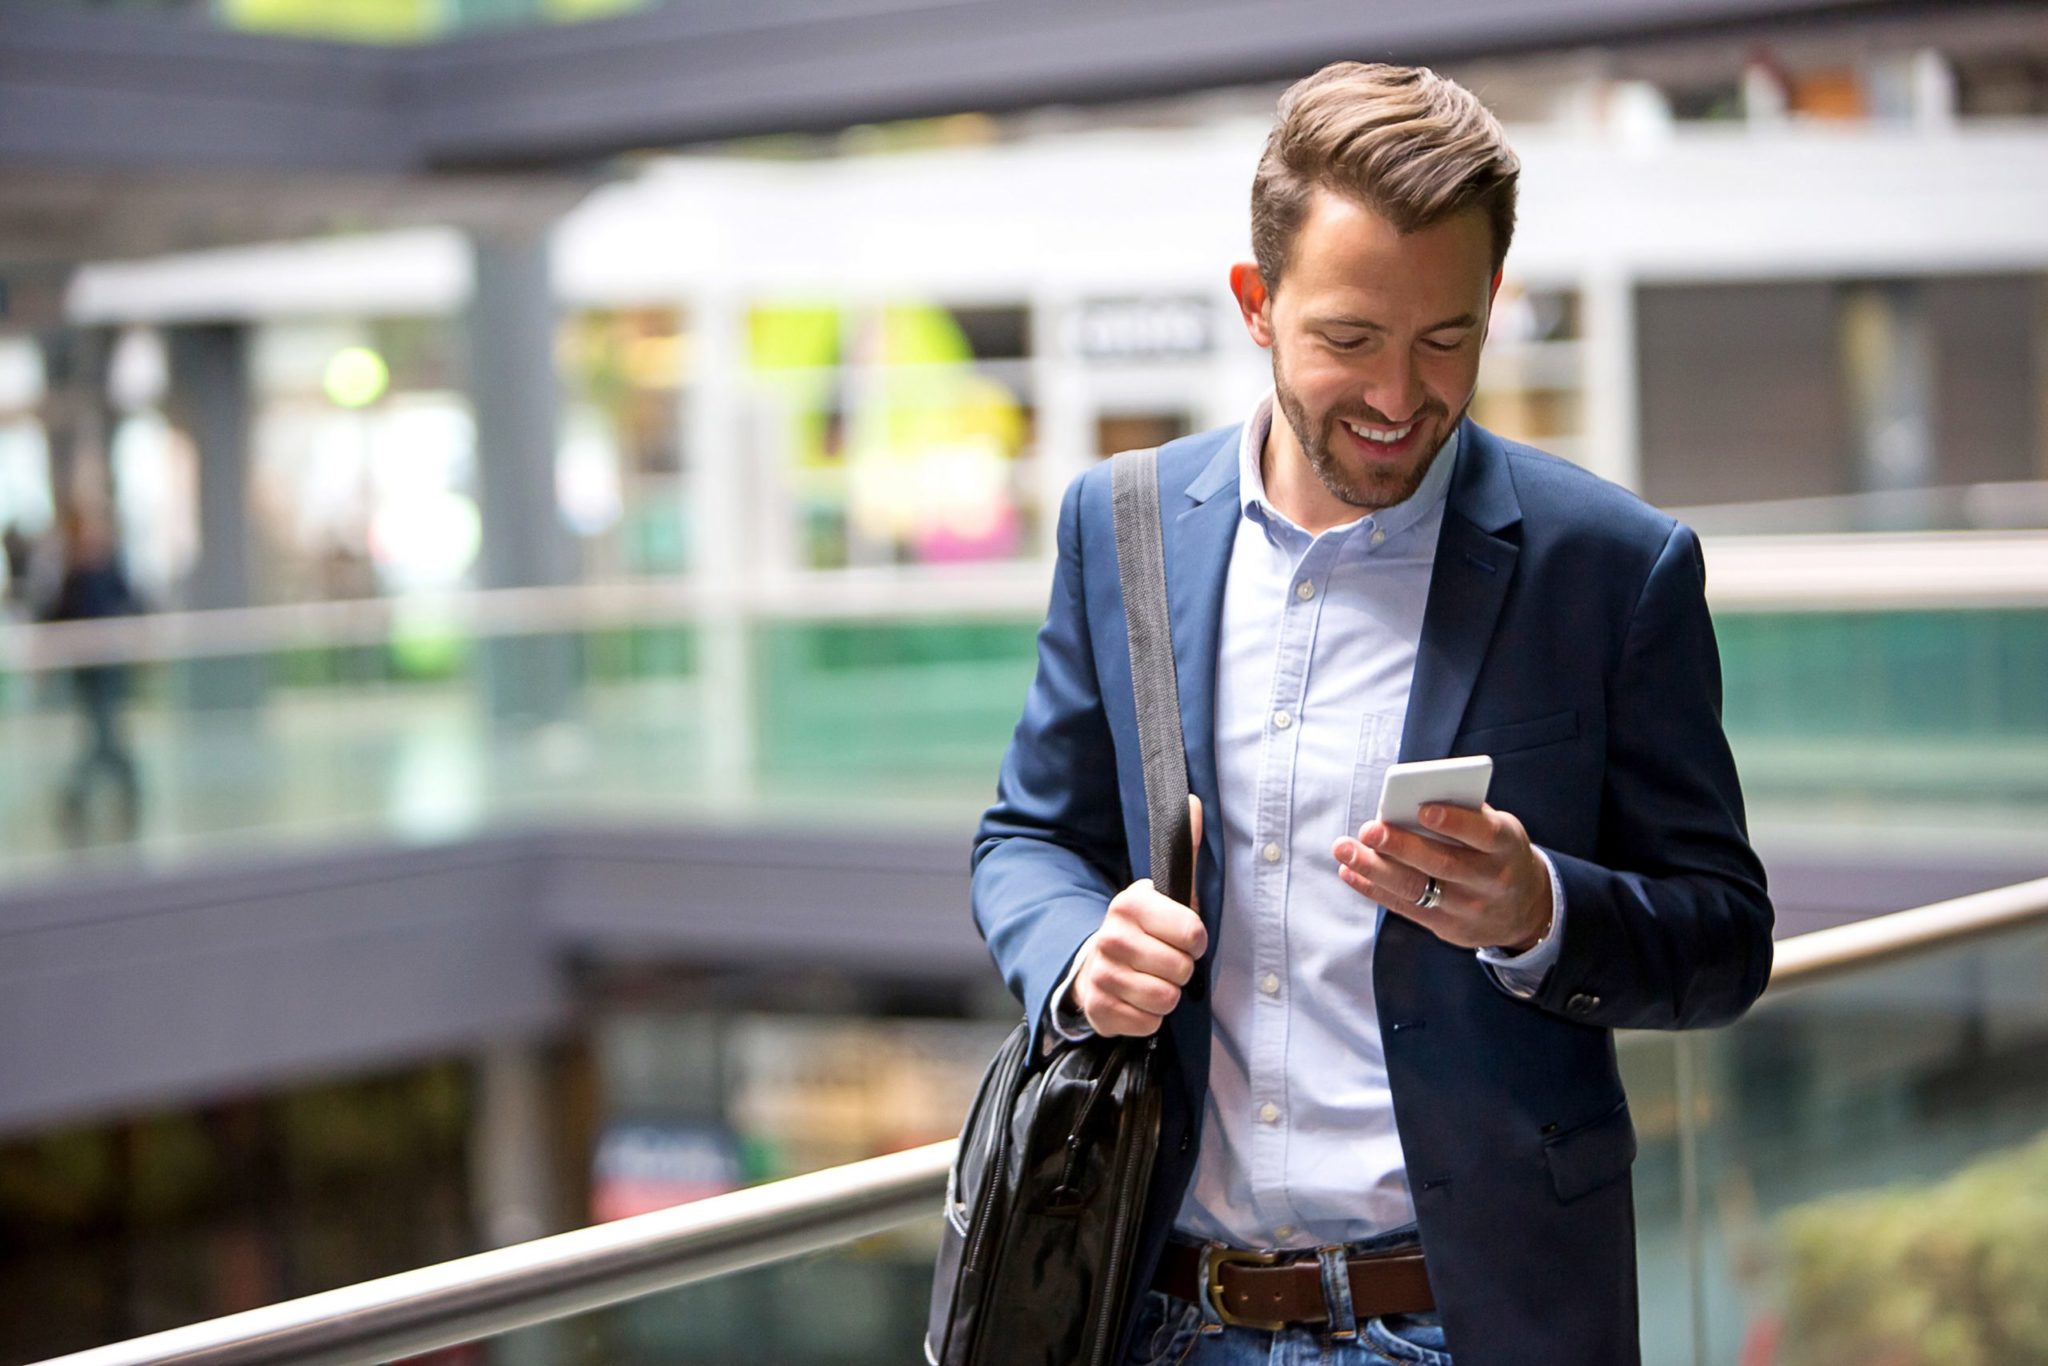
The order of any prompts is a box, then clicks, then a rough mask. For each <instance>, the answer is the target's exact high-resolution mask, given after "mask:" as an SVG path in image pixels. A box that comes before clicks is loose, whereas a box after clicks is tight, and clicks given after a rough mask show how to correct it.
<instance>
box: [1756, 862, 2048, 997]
mask: <svg viewBox="0 0 2048 1366" xmlns="http://www.w3.org/2000/svg"><path fill="white" fill-rule="evenodd" d="M2035 920H2048V877H2042V878H2035V879H2034V880H2033V881H2032V882H2016V883H2014V884H2013V885H2012V886H2010V887H1994V888H1992V889H1991V890H1990V891H1988V892H1973V893H1971V894H1970V895H1969V896H1959V897H1956V898H1955V899H1953V900H1951V901H1937V902H1935V903H1934V904H1932V905H1930V906H1916V907H1914V908H1913V909H1912V910H1908V911H1894V912H1892V913H1891V914H1889V915H1874V916H1872V917H1870V919H1868V920H1858V921H1854V922H1852V923H1850V924H1847V925H1833V926H1830V927H1829V928H1827V929H1825V930H1813V931H1810V932H1809V933H1806V934H1801V935H1794V936H1793V937H1792V938H1790V939H1787V940H1786V941H1785V942H1784V943H1782V944H1779V945H1778V946H1777V952H1776V953H1775V954H1774V955H1773V957H1772V961H1771V984H1770V987H1769V990H1770V991H1772V992H1780V991H1786V990H1789V989H1791V988H1793V987H1803V986H1807V985H1809V984H1811V983H1813V982H1819V981H1823V980H1825V979H1827V978H1829V977H1838V976H1840V975H1841V974H1842V973H1845V972H1848V971H1850V970H1852V969H1861V968H1869V967H1875V966H1877V965H1878V964H1880V963H1886V962H1890V961H1892V960H1894V959H1899V958H1905V957H1908V956H1910V955H1912V954H1916V953H1922V952H1925V951H1927V950H1929V949H1946V948H1954V947H1956V946H1958V945H1962V944H1966V943H1969V942H1970V941H1972V940H1975V939H1982V938H1984V937H1985V936H1986V935H1991V934H1997V933H1999V932H2001V931H2004V930H2011V929H2017V928H2019V927H2020V926H2022V925H2025V924H2027V923H2029V922H2031V921H2035Z"/></svg>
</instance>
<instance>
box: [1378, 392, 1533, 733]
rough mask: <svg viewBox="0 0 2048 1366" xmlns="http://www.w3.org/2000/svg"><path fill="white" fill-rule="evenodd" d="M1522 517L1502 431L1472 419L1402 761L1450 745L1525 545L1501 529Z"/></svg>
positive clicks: (1433, 582) (1441, 543) (1449, 501)
mask: <svg viewBox="0 0 2048 1366" xmlns="http://www.w3.org/2000/svg"><path fill="white" fill-rule="evenodd" d="M1521 520H1522V505H1521V502H1520V500H1519V499H1517V498H1516V497H1515V487H1514V482H1513V480H1512V479H1511V478H1510V477H1509V474H1508V468H1507V454H1506V452H1505V451H1503V450H1502V449H1501V445H1500V441H1499V439H1498V438H1496V437H1495V436H1494V435H1493V434H1492V433H1491V432H1489V431H1487V430H1486V429H1485V428H1483V427H1481V426H1479V425H1478V424H1477V423H1474V422H1472V421H1470V420H1467V421H1466V423H1465V424H1464V427H1463V430H1462V435H1461V436H1460V437H1459V451H1458V464H1457V468H1456V470H1455V471H1454V472H1453V474H1452V477H1451V488H1450V492H1449V493H1448V495H1447V496H1446V505H1445V508H1444V521H1443V531H1442V533H1441V534H1440V535H1439V536H1438V538H1437V547H1436V563H1435V565H1434V566H1433V568H1432V569H1431V573H1430V581H1429V601H1428V603H1427V605H1426V606H1425V607H1424V608H1423V613H1422V639H1421V641H1420V642H1419V644H1418V646H1417V648H1416V652H1415V680H1414V683H1413V684H1412V685H1411V687H1410V689H1409V696H1408V719H1407V721H1406V723H1405V724H1404V726H1403V728H1402V733H1401V758H1402V760H1403V761H1409V760H1415V759H1441V758H1443V757H1444V756H1446V755H1448V754H1449V753H1450V752H1451V742H1452V740H1454V739H1456V738H1457V734H1458V723H1459V722H1460V721H1462V720H1463V719H1464V716H1465V706H1466V703H1468V702H1469V701H1470V700H1471V698H1472V687H1473V684H1474V683H1476V682H1477V681H1478V679H1479V669H1480V666H1481V665H1482V664H1484V663H1485V661H1486V650H1487V646H1488V644H1489V643H1491V641H1492V640H1493V627H1494V622H1495V621H1496V620H1497V619H1498V618H1499V616H1500V609H1501V604H1502V602H1504V601H1505V600H1506V598H1507V594H1508V584H1509V582H1510V581H1511V580H1512V578H1513V577H1514V572H1515V560H1516V558H1517V557H1518V556H1519V555H1520V553H1521V547H1520V546H1519V545H1518V544H1517V543H1516V542H1515V541H1513V540H1510V539H1507V538H1506V537H1505V536H1503V535H1501V534H1500V533H1502V532H1505V531H1507V530H1509V529H1510V528H1511V527H1513V526H1515V525H1516V524H1517V523H1519V522H1520V521H1521Z"/></svg>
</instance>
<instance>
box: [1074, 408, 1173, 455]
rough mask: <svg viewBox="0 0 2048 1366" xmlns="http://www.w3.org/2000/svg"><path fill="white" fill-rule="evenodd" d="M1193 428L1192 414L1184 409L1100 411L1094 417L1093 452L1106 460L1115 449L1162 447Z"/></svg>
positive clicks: (1129, 449)
mask: <svg viewBox="0 0 2048 1366" xmlns="http://www.w3.org/2000/svg"><path fill="white" fill-rule="evenodd" d="M1194 430H1195V417H1194V414H1193V413H1190V412H1188V411H1187V410H1186V409H1175V410H1172V411H1170V412H1169V411H1160V412H1144V413H1123V412H1119V413H1102V414H1099V415H1098V416H1097V417H1096V419H1095V453H1096V454H1097V455H1098V456H1100V457H1101V458H1102V459H1104V460H1107V459H1109V457H1111V456H1112V455H1115V454H1116V453H1117V452H1118V451H1135V450H1143V449H1145V448H1146V447H1150V446H1163V445H1165V444H1166V443H1167V442H1169V441H1173V440H1176V439H1178V438H1180V437H1183V436H1186V435H1188V434H1189V433H1190V432H1192V431H1194Z"/></svg>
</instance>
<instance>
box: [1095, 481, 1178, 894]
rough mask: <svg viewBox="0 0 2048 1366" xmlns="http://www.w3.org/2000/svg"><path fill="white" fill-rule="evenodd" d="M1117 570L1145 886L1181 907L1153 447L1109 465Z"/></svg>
mask: <svg viewBox="0 0 2048 1366" xmlns="http://www.w3.org/2000/svg"><path fill="white" fill-rule="evenodd" d="M1110 503H1111V508H1112V512H1113V516H1114V520H1115V523H1116V567H1117V577H1118V579H1119V580H1120V581H1121V583H1122V585H1123V593H1124V629H1125V631H1126V633H1127V634H1128V636H1129V637H1130V647H1131V686H1132V690H1133V692H1134V693H1135V694H1136V700H1137V704H1138V748H1139V751H1140V752H1141V753H1142V754H1143V755H1144V765H1145V813H1146V826H1147V829H1148V831H1149V834H1150V839H1149V841H1148V844H1149V848H1148V853H1149V854H1150V857H1151V866H1152V885H1153V886H1154V887H1156V888H1158V889H1159V890H1160V891H1162V892H1164V893H1165V894H1166V895H1167V896H1169V897H1171V898H1172V899H1173V900H1175V901H1178V902H1180V903H1181V905H1183V906H1188V905H1192V904H1193V903H1194V882H1195V876H1194V874H1195V866H1194V865H1195V857H1194V848H1193V824H1192V822H1191V821H1190V819H1189V817H1188V759H1187V748H1186V744H1185V742H1184V741H1183V739H1182V737H1181V729H1180V686H1179V680H1178V677H1177V675H1176V674H1175V672H1174V666H1173V628H1172V625H1171V624H1170V623H1169V621H1168V620H1167V615H1166V555H1165V547H1164V544H1163V542H1162V539H1161V535H1160V529H1159V452H1158V451H1157V450H1156V449H1154V450H1143V451H1125V452H1124V453H1123V454H1121V455H1119V456H1117V457H1116V458H1115V460H1114V461H1113V462H1112V463H1111V466H1110Z"/></svg>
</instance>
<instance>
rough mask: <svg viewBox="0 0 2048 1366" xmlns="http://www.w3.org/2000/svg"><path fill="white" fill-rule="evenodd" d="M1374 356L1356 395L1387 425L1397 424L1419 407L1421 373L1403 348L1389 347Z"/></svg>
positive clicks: (1414, 413)
mask: <svg viewBox="0 0 2048 1366" xmlns="http://www.w3.org/2000/svg"><path fill="white" fill-rule="evenodd" d="M1378 359H1379V364H1378V365H1377V366H1375V367H1374V369H1373V373H1372V374H1371V375H1369V376H1367V378H1366V381H1365V388H1364V390H1363V392H1361V393H1360V394H1359V397H1360V398H1361V399H1363V400H1364V401H1365V404H1366V406H1367V407H1369V408H1371V409H1372V410H1373V411H1374V412H1376V413H1378V414H1379V415H1380V416H1381V418H1383V419H1384V420H1385V421H1386V423H1387V425H1388V426H1390V427H1398V426H1400V425H1401V424H1403V423H1405V422H1407V421H1408V420H1409V419H1410V418H1412V417H1414V416H1415V415H1416V414H1417V413H1419V412H1421V411H1422V405H1423V403H1424V401H1425V395H1424V394H1423V391H1422V376H1421V374H1420V373H1418V372H1417V370H1416V368H1415V358H1414V357H1413V356H1411V355H1409V354H1408V353H1407V352H1406V351H1402V350H1398V349H1397V348H1393V347H1389V348H1387V350H1386V351H1385V352H1383V353H1382V354H1381V355H1380V356H1379V358H1378Z"/></svg>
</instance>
